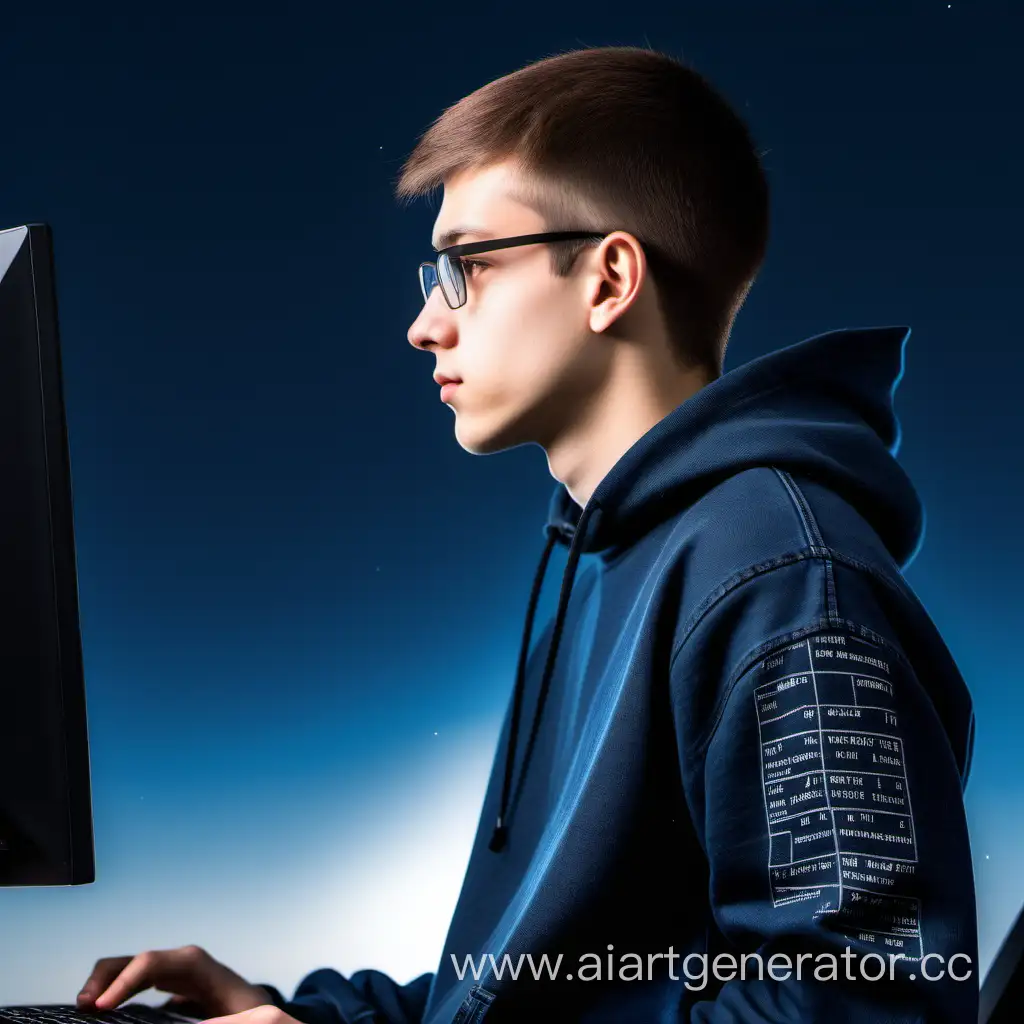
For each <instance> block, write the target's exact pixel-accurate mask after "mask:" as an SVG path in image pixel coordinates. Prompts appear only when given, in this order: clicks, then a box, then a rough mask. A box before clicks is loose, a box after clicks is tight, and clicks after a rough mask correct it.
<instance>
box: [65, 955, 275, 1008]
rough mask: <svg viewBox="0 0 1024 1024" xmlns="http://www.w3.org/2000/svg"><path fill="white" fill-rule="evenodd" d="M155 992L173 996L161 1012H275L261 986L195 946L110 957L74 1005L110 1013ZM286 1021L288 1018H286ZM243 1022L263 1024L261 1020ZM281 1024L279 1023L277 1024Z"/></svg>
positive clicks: (98, 963)
mask: <svg viewBox="0 0 1024 1024" xmlns="http://www.w3.org/2000/svg"><path fill="white" fill-rule="evenodd" d="M147 988H156V989H159V990H160V991H163V992H170V993H172V994H173V995H172V998H171V999H170V1000H168V1002H167V1003H165V1004H164V1007H163V1008H166V1009H169V1010H179V1011H182V1012H185V1010H184V1008H185V1007H186V1006H190V1009H189V1011H188V1012H189V1016H200V1014H197V1013H194V1012H191V1004H194V1005H195V1006H197V1007H200V1008H201V1012H202V1014H211V1015H212V1014H220V1015H223V1016H236V1015H238V1014H240V1013H242V1012H244V1011H249V1010H254V1009H257V1008H264V1009H271V1010H274V1011H275V1012H277V1007H276V1006H274V1005H273V1002H274V1001H273V999H271V997H270V993H269V992H267V990H266V989H265V988H260V987H259V986H258V985H250V984H249V982H247V981H246V980H245V978H243V977H241V976H240V975H238V974H236V973H235V972H234V971H232V970H231V969H230V968H228V967H225V966H224V964H222V963H219V962H218V961H216V960H214V959H213V957H212V956H210V954H209V953H207V952H206V950H204V949H201V948H200V947H199V946H181V947H179V948H178V949H159V950H150V951H148V952H146V953H139V954H138V956H113V957H105V958H104V959H103V960H97V961H96V966H95V967H94V968H93V969H92V974H91V975H90V976H89V980H88V981H87V982H86V983H85V986H84V987H83V988H82V991H81V992H80V993H79V994H78V1001H77V1006H78V1009H79V1010H85V1011H86V1012H99V1011H102V1010H112V1009H114V1008H115V1007H117V1006H120V1004H121V1003H123V1002H124V1001H125V1000H126V999H130V998H131V997H132V996H134V995H136V994H138V993H139V992H142V991H144V990H145V989H147ZM282 1017H283V1018H284V1020H286V1021H290V1020H291V1018H290V1017H288V1016H287V1015H285V1014H282ZM243 1024H263V1021H262V1019H261V1018H257V1019H255V1020H253V1021H251V1022H249V1021H246V1022H243ZM282 1024H283V1022H282Z"/></svg>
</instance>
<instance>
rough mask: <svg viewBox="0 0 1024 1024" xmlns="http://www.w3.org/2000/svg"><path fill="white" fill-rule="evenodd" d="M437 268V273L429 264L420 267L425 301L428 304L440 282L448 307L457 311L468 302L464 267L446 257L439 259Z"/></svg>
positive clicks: (421, 287)
mask: <svg viewBox="0 0 1024 1024" xmlns="http://www.w3.org/2000/svg"><path fill="white" fill-rule="evenodd" d="M436 267H437V270H436V271H435V269H434V267H433V266H431V265H430V264H429V263H428V264H426V265H424V266H422V267H420V289H421V290H422V292H423V301H424V302H426V301H427V299H429V298H430V293H431V292H432V291H433V290H434V285H436V284H437V283H438V282H439V281H440V284H441V290H442V292H443V293H444V297H445V299H446V300H447V302H448V305H449V306H451V307H453V308H456V309H457V308H458V307H459V306H461V305H462V304H463V303H464V302H465V301H466V279H465V277H464V276H463V273H462V265H461V264H460V263H459V261H458V260H451V259H449V258H448V256H447V255H444V256H440V257H438V260H437V264H436Z"/></svg>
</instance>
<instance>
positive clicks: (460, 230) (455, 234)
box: [431, 225, 487, 252]
mask: <svg viewBox="0 0 1024 1024" xmlns="http://www.w3.org/2000/svg"><path fill="white" fill-rule="evenodd" d="M486 234H487V228H474V227H471V226H468V225H466V226H463V227H457V228H449V229H448V230H447V231H446V232H445V233H444V234H443V235H441V237H440V238H439V239H438V240H437V241H436V242H433V243H431V244H432V245H433V246H434V252H440V251H441V250H442V249H447V248H448V246H449V245H455V243H456V242H457V241H458V240H459V239H460V238H461V237H462V236H463V235H486Z"/></svg>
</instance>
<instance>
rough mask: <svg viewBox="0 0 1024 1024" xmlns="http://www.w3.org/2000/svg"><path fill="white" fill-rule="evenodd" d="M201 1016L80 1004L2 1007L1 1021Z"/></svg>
mask: <svg viewBox="0 0 1024 1024" xmlns="http://www.w3.org/2000/svg"><path fill="white" fill-rule="evenodd" d="M202 1019H203V1018H201V1017H187V1016H184V1015H183V1014H180V1013H175V1012H174V1011H173V1010H161V1009H158V1008H157V1007H154V1006H147V1005H146V1004H145V1003H125V1005H124V1006H121V1007H118V1008H117V1009H114V1010H96V1011H95V1012H94V1013H88V1012H86V1011H85V1010H79V1009H78V1008H77V1007H76V1006H71V1005H65V1004H63V1003H61V1004H54V1005H52V1006H51V1005H46V1006H0V1021H6V1022H10V1024H193V1022H195V1021H198V1020H202Z"/></svg>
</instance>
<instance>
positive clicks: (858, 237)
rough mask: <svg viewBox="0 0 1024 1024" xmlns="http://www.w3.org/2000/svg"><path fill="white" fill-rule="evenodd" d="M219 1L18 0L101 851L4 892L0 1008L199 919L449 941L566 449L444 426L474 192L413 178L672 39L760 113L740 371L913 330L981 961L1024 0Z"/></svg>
mask: <svg viewBox="0 0 1024 1024" xmlns="http://www.w3.org/2000/svg"><path fill="white" fill-rule="evenodd" d="M895 8H898V10H896V9H895ZM204 10H205V11H207V12H209V13H202V14H200V13H191V14H189V13H186V12H184V11H179V12H176V13H173V14H172V13H166V14H163V13H144V12H140V11H139V10H134V11H128V10H124V11H120V10H116V11H115V10H114V9H113V8H111V9H109V10H107V11H103V10H100V11H98V12H97V11H92V12H90V13H88V14H81V15H60V14H50V15H43V14H39V15H36V16H26V15H13V14H11V13H10V12H8V11H6V10H5V11H4V15H3V27H2V31H0V89H2V94H3V96H4V97H5V99H4V107H3V122H2V123H3V139H4V146H3V156H2V161H0V227H11V226H14V225H17V224H23V223H26V222H30V221H46V222H48V223H49V224H51V225H52V227H53V229H54V233H55V240H56V247H57V280H58V288H59V295H60V302H61V326H62V337H63V356H64V370H65V393H66V401H67V412H68V419H69V431H70V442H71V454H72V465H73V472H74V497H75V513H76V530H77V541H78V561H79V573H80V593H81V607H82V627H83V641H84V650H85V665H86V675H87V687H88V707H89V724H90V730H91V742H92V748H91V752H92V771H93V784H94V801H95V822H96V853H97V881H96V883H95V884H94V885H92V886H89V887H85V888H81V889H55V890H42V889H22V890H6V891H3V892H0V917H2V920H3V922H4V927H3V929H2V933H0V934H2V936H3V937H2V940H0V942H2V947H0V953H2V960H3V964H4V968H3V970H2V971H0V1002H6V1003H12V1002H32V1001H42V1000H51V1001H52V1000H69V1001H70V1000H73V999H74V995H75V993H76V992H77V991H78V987H79V985H80V983H81V982H82V981H84V979H85V977H86V975H87V974H88V972H89V970H90V969H91V967H92V964H93V961H94V960H95V959H97V958H98V957H100V956H109V955H116V954H125V953H135V952H140V951H142V950H143V949H147V948H165V947H170V946H176V945H182V944H185V943H188V942H198V943H199V944H201V945H204V946H205V947H206V948H207V949H208V950H209V951H210V952H211V953H212V954H213V955H214V956H216V957H217V958H218V959H221V960H223V961H224V962H226V963H228V964H229V966H231V967H233V968H234V969H235V970H237V971H239V972H240V973H242V974H243V975H245V976H246V977H248V978H249V979H250V980H253V981H261V980H262V981H270V982H273V983H275V984H277V985H279V986H280V987H282V988H285V989H289V990H290V987H291V986H293V985H294V984H295V983H296V982H297V981H298V980H299V978H300V977H301V975H302V974H304V973H306V972H307V971H309V970H312V969H313V968H315V967H318V966H333V967H336V968H338V969H339V970H342V971H344V972H345V973H348V972H351V971H353V970H355V969H357V968H359V967H365V966H372V967H377V968H380V969H383V970H387V971H389V972H391V973H393V974H394V975H395V976H396V977H397V978H398V979H399V980H407V979H408V978H411V977H412V976H414V975H415V974H418V973H419V972H421V971H424V970H432V969H433V968H434V967H435V965H436V962H437V958H438V956H439V955H440V951H441V945H442V940H443V938H444V935H445V932H446V930H447V925H448V918H449V915H450V913H451V910H452V909H453V907H454V903H455V898H456V896H457V894H458V889H459V884H460V881H461V877H462V871H463V869H464V867H465V862H466V858H467V856H468V852H469V843H470V841H471V838H472V835H473V832H474V830H475V827H476V822H477V815H478V812H479V801H480V799H481V797H482V794H483V787H484V783H485V781H486V774H487V771H488V768H489V765H490V759H491V755H492V753H493V744H494V742H495V739H496V736H497V730H498V726H499V721H500V717H501V714H502V712H503V710H504V707H505V704H506V701H507V700H508V697H509V693H510V690H511V686H512V683H513V679H514V671H515V659H516V655H517V645H518V640H519V636H520V630H521V627H522V621H523V616H524V611H525V605H526V600H527V597H528V594H529V587H530V582H531V579H532V575H533V571H534V567H535V564H536V559H537V558H538V556H539V554H540V550H541V547H542V544H543V537H542V534H541V528H542V523H543V517H544V514H545V512H546V507H547V500H548V497H549V495H550V492H551V489H552V487H553V485H554V481H553V480H552V479H551V477H550V476H549V475H548V472H547V466H546V462H545V461H544V456H543V453H542V452H541V450H540V449H539V448H536V447H533V446H531V447H526V448H520V449H516V450H513V451H511V452H507V453H504V454H502V455H500V456H498V457H493V458H472V457H470V456H469V455H468V454H467V453H466V452H464V451H463V450H462V449H460V448H459V447H458V445H457V443H456V441H455V440H454V436H453V430H452V423H453V419H452V411H451V409H449V408H447V407H445V406H444V405H442V404H441V403H440V402H439V401H438V394H437V388H436V386H435V385H434V384H433V382H432V381H431V373H432V371H433V361H432V359H430V358H425V357H424V354H423V353H420V352H416V351H414V350H413V349H412V348H411V347H410V346H409V345H408V343H407V339H406V332H407V330H408V328H409V325H410V323H411V322H412V320H413V318H414V317H415V315H416V313H417V309H418V307H419V305H420V302H421V298H420V295H419V291H418V287H417V283H416V277H415V270H416V266H417V264H418V263H419V262H420V261H421V260H423V259H427V258H429V255H430V232H431V228H432V226H433V222H434V218H435V216H436V212H437V209H438V206H439V204H440V198H441V197H440V195H438V196H437V197H436V199H435V200H434V201H433V203H425V202H421V203H418V204H416V205H414V206H413V207H411V208H409V209H405V208H402V207H400V206H399V205H398V204H397V202H396V201H395V200H394V198H393V185H394V182H395V180H396V178H397V175H398V172H399V169H400V166H401V163H402V160H403V159H404V158H405V156H406V155H407V154H408V153H409V151H410V150H411V149H412V147H413V146H414V144H415V142H416V140H417V138H418V137H419V135H420V134H421V133H422V132H423V131H424V130H425V129H426V128H427V126H428V125H429V123H430V122H431V121H432V120H433V119H434V118H435V117H437V116H438V115H439V114H440V113H441V111H442V110H443V109H444V108H445V107H446V106H448V105H450V104H452V103H454V102H456V101H457V100H458V99H459V98H461V97H462V96H463V95H465V94H466V93H468V92H470V91H472V90H473V89H475V88H477V87H478V86H480V85H483V84H484V83H485V82H487V81H488V80H490V79H492V78H495V77H498V76H499V75H503V74H506V73H508V72H510V71H513V70H516V69H517V68H519V67H522V66H524V65H526V64H528V63H531V62H533V61H535V60H538V59H541V58H543V57H545V56H549V55H551V54H554V53H556V52H560V51H562V50H565V49H570V48H575V47H583V46H597V45H620V44H628V45H644V44H647V43H649V44H651V45H652V46H655V47H656V48H658V49H661V50H663V51H666V52H669V53H671V54H673V55H675V56H677V57H681V58H683V59H684V60H686V61H689V62H691V63H693V64H694V66H696V68H697V69H698V70H699V71H701V72H703V73H704V74H706V75H707V76H708V77H709V78H710V79H711V80H712V81H713V82H715V83H716V84H717V85H718V87H719V88H720V89H721V90H722V91H723V92H724V93H725V95H726V96H727V97H728V98H729V99H730V100H731V101H732V102H733V104H734V105H735V106H736V108H737V109H738V110H739V112H740V113H741V114H742V115H743V116H744V117H745V118H746V119H747V121H748V123H749V125H750V127H751V130H752V132H753V133H754V136H755V139H756V141H757V143H758V146H759V148H760V149H761V150H767V152H766V153H765V155H764V158H763V162H764V164H765V167H766V169H767V173H768V176H769V179H770V183H771V188H772V219H773V227H772V239H771V243H770V246H769V251H768V258H767V262H766V264H765V267H764V269H763V271H762V274H761V276H760V279H759V281H758V283H757V284H756V285H755V287H754V290H753V291H752V293H751V295H750V298H749V299H748V301H747V304H746V306H745V308H744V310H743V311H742V312H741V313H740V316H739V319H738V321H737V323H736V327H735V330H734V332H733V336H732V341H731V343H730V346H729V350H728V355H727V359H726V370H729V369H732V368H735V367H736V366H738V365H740V364H741V363H743V362H746V361H747V360H748V359H750V358H752V357H754V356H756V355H759V354H761V353H763V352H767V351H770V350H772V349H775V348H778V347H780V346H783V345H788V344H792V343H793V342H795V341H799V340H800V339H802V338H805V337H808V336H810V335H812V334H817V333H820V332H822V331H826V330H831V329H834V328H839V327H848V326H869V325H881V324H908V325H910V326H911V327H912V328H913V334H912V335H911V338H910V341H909V343H908V347H907V353H906V356H907V364H906V372H905V375H904V377H903V380H902V381H901V383H900V385H899V389H898V391H897V396H896V408H897V413H898V415H899V417H900V421H901V425H902V430H903V439H902V444H901V447H900V450H899V458H900V461H901V462H902V464H903V465H904V466H905V467H906V469H907V470H908V471H909V473H910V475H911V477H912V479H913V480H914V481H915V483H916V485H917V487H918V489H919V491H920V493H921V496H922V498H923V499H924V502H925V506H926V511H927V526H926V531H927V532H926V535H925V539H924V546H923V548H922V550H921V552H920V553H919V555H918V557H917V558H916V560H915V561H914V562H913V564H912V565H911V567H910V568H909V569H908V572H907V576H908V579H909V580H910V582H911V584H912V585H913V586H914V587H915V588H916V590H917V591H918V593H919V594H920V595H921V597H922V599H923V600H924V602H925V605H926V607H927V608H928V609H929V611H930V612H931V614H932V616H933V618H934V619H935V621H936V623H937V624H938V626H939V629H940V631H941V632H942V634H943V636H944V638H945V639H946V642H947V644H948V645H949V647H950V649H951V650H952V652H953V654H954V656H955V657H956V659H957V661H958V663H959V664H960V667H961V669H962V671H963V673H964V675H965V677H966V678H967V680H968V682H969V684H970V685H971V687H972V690H973V693H974V695H975V698H976V701H977V714H978V734H977V735H978V740H977V750H976V755H975V766H974V774H973V777H972V779H971V782H970V785H969V787H968V791H967V804H968V811H969V816H970V823H971V829H972V841H973V846H974V852H975V857H976V873H977V885H978V895H979V916H980V936H981V965H980V966H981V968H982V969H983V970H984V969H987V966H988V963H989V962H990V960H991V957H992V955H993V954H994V951H995V949H996V947H997V946H998V944H999V942H1000V941H1001V940H1002V938H1003V935H1004V933H1005V931H1006V929H1007V928H1008V927H1009V924H1010V922H1011V920H1012V918H1013V916H1014V915H1015V914H1016V912H1017V909H1018V907H1019V906H1020V904H1021V902H1022V899H1024V872H1022V871H1021V870H1020V869H1021V866H1022V865H1021V853H1020V851H1021V848H1022V839H1024V814H1022V805H1024V759H1022V756H1021V746H1020V737H1021V735H1022V728H1021V726H1022V719H1024V697H1022V692H1021V678H1022V673H1021V656H1020V653H1019V648H1018V644H1019V640H1020V631H1021V625H1022V619H1021V607H1022V602H1021V599H1020V596H1019V581H1020V579H1021V575H1022V571H1024V550H1022V544H1021V540H1020V530H1021V515H1022V511H1024V495H1022V490H1024V483H1022V472H1021V470H1022V465H1024V460H1022V458H1021V441H1022V438H1024V412H1022V408H1024V402H1022V401H1021V372H1022V370H1024V354H1022V347H1021V339H1020V331H1019V328H1018V323H1017V316H1016V314H1017V308H1016V307H1017V303H1018V301H1019V296H1020V284H1019V278H1020V270H1021V258H1020V251H1021V237H1022V228H1024V217H1022V212H1021V198H1020V191H1019V188H1020V181H1021V180H1022V178H1024V166H1022V165H1024V161H1022V148H1021V140H1020V133H1019V130H1018V129H1017V128H1016V127H1015V125H1016V122H1017V120H1018V118H1019V112H1020V108H1021V101H1022V98H1024V97H1022V92H1024V89H1022V86H1021V78H1020V59H1019V43H1020V39H1021V36H1022V31H1021V30H1022V27H1024V24H1022V18H1021V16H1020V13H1019V6H1018V7H1017V9H1016V10H1015V9H1014V7H1013V6H1012V5H1010V4H1005V5H1002V6H997V5H995V4H991V3H953V4H952V5H949V4H947V3H944V2H936V3H923V2H905V0H901V2H900V3H899V4H892V3H890V2H874V3H871V2H858V3H856V4H854V3H848V2H842V3H840V2H836V0H833V2H830V3H829V4H828V5H821V4H818V3H809V2H808V3H782V4H771V5H766V4H762V3H753V2H742V3H741V2H733V3H722V2H716V3H715V4H711V3H710V2H706V3H702V4H673V5H671V8H670V9H668V10H661V5H656V4H654V3H645V2H640V3H633V4H630V5H628V9H623V8H622V7H621V5H610V4H597V5H595V4H591V3H587V4H583V3H564V4H561V5H559V7H558V8H557V9H556V8H554V7H553V6H552V5H550V4H541V5H535V6H533V7H531V6H530V5H525V6H524V5H520V4H517V5H515V7H514V8H510V7H509V6H507V5H499V6H498V7H494V6H493V5H473V4H467V5H458V6H456V7H445V6H443V5H437V4H432V5H417V6H412V5H410V6H408V7H397V8H396V7H394V6H390V5H380V6H375V5H360V6H357V7H355V8H353V9H352V10H351V11H350V12H349V13H348V14H343V13H341V8H338V7H336V5H327V4H321V5H318V6H308V7H306V6H302V5H289V6H287V7H282V8H279V9H276V10H274V11H273V13H270V9H269V8H268V13H258V8H257V9H252V8H250V12H249V13H244V14H242V13H231V12H229V11H227V10H225V11H223V12H220V13H218V12H216V11H215V9H214V6H213V5H207V6H206V8H204ZM253 10H256V11H257V13H253ZM659 10H661V12H660V13H656V12H659ZM563 565H564V552H563V553H562V557H561V558H559V557H558V556H556V557H555V560H554V564H553V565H552V567H551V568H550V569H549V573H548V586H547V587H546V588H545V594H544V598H543V602H542V607H541V609H540V613H541V614H543V615H545V616H546V615H548V614H550V613H551V612H553V610H554V605H555V600H556V598H557V581H558V580H559V579H560V576H561V568H562V566H563ZM151 995H154V994H152V993H151ZM153 1001H159V1000H157V999H156V998H155V996H154V999H153Z"/></svg>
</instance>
